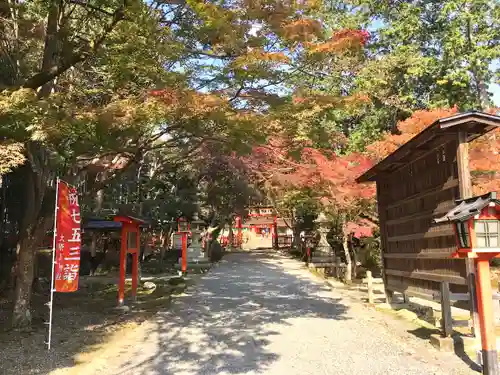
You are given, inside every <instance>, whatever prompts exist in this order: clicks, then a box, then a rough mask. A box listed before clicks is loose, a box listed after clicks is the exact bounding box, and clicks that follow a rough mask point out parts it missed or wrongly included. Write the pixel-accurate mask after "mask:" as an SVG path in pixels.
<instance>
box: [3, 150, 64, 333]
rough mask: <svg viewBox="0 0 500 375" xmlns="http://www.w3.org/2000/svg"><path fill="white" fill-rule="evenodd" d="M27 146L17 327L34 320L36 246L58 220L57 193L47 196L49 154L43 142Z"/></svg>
mask: <svg viewBox="0 0 500 375" xmlns="http://www.w3.org/2000/svg"><path fill="white" fill-rule="evenodd" d="M25 147H26V151H27V156H28V160H29V165H25V166H23V167H22V168H23V170H22V172H21V173H23V178H25V184H24V187H25V191H24V201H23V210H22V212H23V215H22V221H21V224H20V230H19V238H18V243H17V258H18V261H17V265H16V289H15V290H16V292H15V301H14V310H13V314H12V326H13V327H16V328H22V327H25V326H28V325H30V323H31V314H30V310H29V305H30V300H31V291H32V285H33V278H34V276H35V275H34V265H35V250H36V246H37V245H38V244H40V243H41V240H42V239H43V236H44V235H45V233H46V231H47V230H48V229H50V228H51V226H52V224H53V220H54V215H53V213H54V211H53V207H54V206H53V203H54V200H53V198H54V197H55V195H54V197H49V198H47V194H46V193H47V191H48V178H49V177H48V176H49V172H48V168H49V165H48V159H47V155H46V153H45V152H44V150H43V148H42V146H41V145H39V144H36V143H27V144H26V146H25ZM48 203H51V205H49V204H48ZM49 207H50V209H49ZM44 209H45V210H44ZM45 211H46V212H45Z"/></svg>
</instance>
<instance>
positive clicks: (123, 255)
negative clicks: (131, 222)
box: [118, 225, 128, 306]
mask: <svg viewBox="0 0 500 375" xmlns="http://www.w3.org/2000/svg"><path fill="white" fill-rule="evenodd" d="M127 232H128V228H127V227H126V226H125V225H123V226H122V233H121V244H120V280H119V281H118V306H123V304H124V301H125V273H126V270H127Z"/></svg>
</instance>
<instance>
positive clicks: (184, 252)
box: [181, 232, 187, 274]
mask: <svg viewBox="0 0 500 375" xmlns="http://www.w3.org/2000/svg"><path fill="white" fill-rule="evenodd" d="M181 236H182V265H181V271H182V273H183V274H185V273H186V271H187V233H186V232H182V235H181Z"/></svg>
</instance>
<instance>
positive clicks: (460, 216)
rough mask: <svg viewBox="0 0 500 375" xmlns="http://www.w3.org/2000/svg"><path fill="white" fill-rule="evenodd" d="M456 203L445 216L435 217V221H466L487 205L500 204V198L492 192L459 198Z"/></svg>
mask: <svg viewBox="0 0 500 375" xmlns="http://www.w3.org/2000/svg"><path fill="white" fill-rule="evenodd" d="M455 203H456V204H457V206H456V207H455V208H453V209H452V210H450V211H449V212H448V213H447V214H446V215H444V216H443V217H440V218H437V219H434V222H435V223H445V222H450V221H465V220H467V219H470V218H471V217H473V216H475V215H477V214H479V213H481V210H482V209H483V208H485V207H487V206H488V205H489V204H490V203H495V204H498V205H500V200H498V199H497V194H496V193H495V192H491V193H488V194H484V195H481V196H479V197H473V198H467V199H459V200H456V201H455Z"/></svg>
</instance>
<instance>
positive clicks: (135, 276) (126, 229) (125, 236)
mask: <svg viewBox="0 0 500 375" xmlns="http://www.w3.org/2000/svg"><path fill="white" fill-rule="evenodd" d="M113 220H114V221H116V222H120V223H121V224H122V229H121V247H120V279H119V281H118V306H123V304H124V300H125V275H126V270H127V254H132V293H131V294H132V301H135V300H136V298H137V285H138V282H139V249H140V243H141V242H140V229H139V227H140V225H142V224H144V223H145V221H144V220H140V219H137V218H133V217H131V216H120V215H119V216H115V217H114V219H113Z"/></svg>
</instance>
